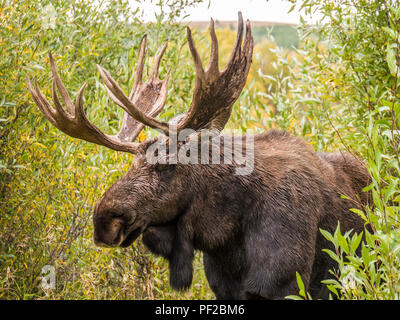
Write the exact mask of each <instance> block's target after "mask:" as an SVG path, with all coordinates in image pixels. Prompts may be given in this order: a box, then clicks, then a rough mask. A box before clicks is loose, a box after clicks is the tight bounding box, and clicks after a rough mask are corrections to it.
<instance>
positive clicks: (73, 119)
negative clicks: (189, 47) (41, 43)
mask: <svg viewBox="0 0 400 320" xmlns="http://www.w3.org/2000/svg"><path fill="white" fill-rule="evenodd" d="M145 47H146V36H145V37H143V39H142V42H141V46H140V54H139V62H138V65H137V70H136V77H135V81H134V84H133V87H132V91H131V94H130V97H129V98H127V101H126V100H123V102H124V104H122V103H121V102H120V100H119V99H118V98H116V97H115V95H113V94H112V93H111V92H109V93H110V96H111V98H112V99H113V100H114V101H115V102H116V103H117V104H118V105H119V106H121V107H122V108H123V109H124V110H125V111H127V108H126V107H125V105H126V104H127V103H128V104H129V103H131V101H133V103H134V104H135V105H138V106H140V109H139V108H136V109H135V112H133V111H132V110H129V112H128V113H126V114H125V115H124V119H123V123H122V126H121V130H120V131H119V133H118V134H117V135H116V136H112V135H108V134H105V133H103V132H102V131H101V130H100V129H99V128H97V127H96V126H95V125H94V124H92V123H91V122H90V121H89V120H88V118H87V116H86V114H85V112H84V110H83V91H84V89H85V87H86V83H85V84H84V85H83V86H82V87H81V89H80V90H79V92H78V95H77V97H76V101H75V104H74V103H72V101H71V98H70V96H69V94H68V92H67V90H66V89H65V87H64V84H63V83H62V81H61V79H60V76H59V75H58V72H57V69H56V66H55V63H54V59H53V57H52V55H51V53H50V54H49V59H50V65H51V71H52V74H53V101H54V105H55V107H56V108H55V109H54V108H53V107H52V106H51V105H50V103H49V102H48V101H47V100H46V98H45V96H44V95H43V94H42V93H41V91H40V89H39V86H38V84H37V81H36V80H35V87H33V85H32V83H31V81H30V79H29V77H28V76H26V80H27V83H28V88H29V91H30V92H31V94H32V97H33V99H34V101H35V102H36V104H37V105H38V106H39V108H40V110H41V111H42V112H43V114H44V115H45V117H46V118H47V119H48V120H49V121H50V122H51V123H52V124H53V125H54V126H55V127H57V128H58V129H60V130H61V131H63V132H65V133H66V134H68V135H70V136H72V137H75V138H79V139H82V140H86V141H89V142H93V143H96V144H99V145H103V146H106V147H109V148H111V149H113V150H117V151H124V152H129V153H136V152H137V151H138V148H140V144H139V143H134V142H133V141H134V140H135V139H136V137H137V136H138V135H139V133H140V131H141V130H142V129H143V127H144V125H145V124H146V125H149V126H153V125H154V124H158V123H159V122H158V121H157V120H155V119H153V118H152V117H155V116H156V115H158V114H159V113H160V112H161V110H162V109H163V107H164V104H165V100H166V98H167V90H168V89H167V86H168V78H169V72H168V74H167V76H166V77H165V78H164V79H163V80H162V81H161V80H160V79H159V78H158V69H159V65H160V60H161V58H162V56H163V54H164V52H165V49H166V44H165V45H164V47H163V48H162V50H161V52H160V53H159V55H158V56H157V58H156V63H155V66H154V69H153V73H152V76H151V78H150V79H149V81H147V82H146V83H143V82H142V74H143V66H144V57H145ZM99 69H100V71H101V72H102V73H103V74H102V76H103V78H104V71H103V69H101V67H99ZM108 85H110V84H109V83H108ZM56 87H57V88H58V90H59V92H60V94H61V98H62V100H63V102H64V104H65V106H66V108H67V110H64V108H63V107H62V105H61V103H60V100H59V98H58V96H57V92H56ZM130 114H133V116H134V118H135V119H137V120H135V119H134V118H132V117H131V115H130ZM166 126H167V125H166Z"/></svg>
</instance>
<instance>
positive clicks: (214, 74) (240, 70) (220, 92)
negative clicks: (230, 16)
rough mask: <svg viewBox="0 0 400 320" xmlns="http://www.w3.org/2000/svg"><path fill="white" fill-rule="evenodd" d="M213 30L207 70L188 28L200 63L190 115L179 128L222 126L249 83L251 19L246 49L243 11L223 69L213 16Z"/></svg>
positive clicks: (193, 54) (195, 57)
mask: <svg viewBox="0 0 400 320" xmlns="http://www.w3.org/2000/svg"><path fill="white" fill-rule="evenodd" d="M210 34H211V57H210V62H209V64H208V67H207V70H206V71H204V70H203V64H202V62H201V59H200V56H199V54H198V52H197V50H196V47H195V45H194V43H193V38H192V35H191V31H190V29H189V28H187V38H188V43H189V48H190V51H191V53H192V56H193V59H194V63H195V65H196V85H195V89H194V93H193V99H192V104H191V106H190V109H189V110H188V112H187V114H186V117H185V118H183V119H182V120H181V122H180V123H179V125H178V130H179V129H180V128H192V129H195V130H199V129H203V128H206V129H218V130H222V129H223V128H224V127H225V125H226V123H227V122H228V120H229V117H230V115H231V112H232V107H233V104H234V103H235V101H236V100H237V99H238V97H239V95H240V93H241V92H242V89H243V87H244V85H245V84H246V79H247V75H248V73H249V70H250V64H251V57H252V54H253V47H254V41H253V37H252V35H251V27H250V21H249V20H247V22H246V38H245V40H244V44H243V50H242V47H241V46H242V38H243V18H242V14H241V12H239V21H238V31H237V37H236V42H235V45H234V47H233V50H232V53H231V56H230V58H229V62H228V64H227V65H226V67H225V69H224V70H223V71H221V72H220V71H219V68H218V41H217V37H216V35H215V30H214V21H213V20H212V19H211V22H210Z"/></svg>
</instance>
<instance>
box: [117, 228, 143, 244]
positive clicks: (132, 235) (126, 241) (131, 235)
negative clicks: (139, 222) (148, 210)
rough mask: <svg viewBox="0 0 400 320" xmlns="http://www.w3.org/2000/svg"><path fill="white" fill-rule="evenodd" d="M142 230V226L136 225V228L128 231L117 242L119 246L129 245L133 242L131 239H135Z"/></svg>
mask: <svg viewBox="0 0 400 320" xmlns="http://www.w3.org/2000/svg"><path fill="white" fill-rule="evenodd" d="M142 232H143V228H142V227H138V228H135V229H133V230H132V231H130V232H129V233H128V235H127V236H126V237H125V239H124V240H123V241H122V242H121V243H120V244H119V246H120V247H122V248H126V247H129V246H130V245H131V244H132V243H133V241H135V240H136V239H137V238H138V237H139V236H140V234H141V233H142Z"/></svg>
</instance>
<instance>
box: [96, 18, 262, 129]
mask: <svg viewBox="0 0 400 320" xmlns="http://www.w3.org/2000/svg"><path fill="white" fill-rule="evenodd" d="M210 34H211V58H210V62H209V65H208V68H207V70H205V71H204V69H203V65H202V61H201V59H200V56H199V54H198V52H197V50H196V47H195V45H194V43H193V38H192V34H191V31H190V28H189V27H188V28H187V39H188V44H189V48H190V52H191V54H192V56H193V60H194V63H195V66H196V84H195V89H194V93H193V99H192V103H191V106H190V108H189V110H188V112H187V113H185V114H183V115H180V116H178V117H175V118H174V119H175V120H174V125H177V131H178V132H179V131H181V130H183V129H185V128H191V129H194V130H201V129H218V130H219V131H220V130H222V129H223V128H224V126H225V125H226V123H227V122H228V120H229V117H230V115H231V112H232V106H233V104H234V103H235V101H236V100H237V98H238V97H239V95H240V92H241V91H242V89H243V87H244V85H245V83H246V79H247V75H248V73H249V70H250V64H251V57H252V53H253V47H254V40H253V37H252V35H251V27H250V21H249V20H247V22H246V38H245V40H244V44H243V50H242V39H243V18H242V14H241V12H239V21H238V33H237V37H236V43H235V45H234V47H233V50H232V53H231V56H230V59H229V62H228V64H227V66H226V67H225V69H224V70H223V71H219V68H218V40H217V36H216V34H215V30H214V21H213V20H212V19H211V22H210ZM99 70H100V73H101V76H102V77H103V80H104V82H105V85H106V87H107V88H108V91H109V93H110V95H111V97H112V98H113V100H114V101H115V102H116V103H117V104H119V105H120V106H121V107H122V108H124V109H125V111H126V112H127V113H128V114H130V115H131V116H132V117H133V118H135V119H136V120H138V121H139V122H142V123H143V124H145V125H148V126H150V127H152V128H156V129H159V130H161V131H162V132H163V133H164V134H166V135H168V134H169V131H168V129H169V125H168V124H167V123H165V122H160V121H158V120H156V119H154V118H152V117H150V116H146V115H145V114H143V113H142V112H140V110H138V108H137V107H136V105H137V103H135V101H130V100H129V98H128V97H127V96H126V95H125V94H124V92H123V91H122V89H121V88H120V87H119V86H118V84H117V82H116V81H115V80H114V79H113V78H112V77H111V75H110V74H109V73H108V72H107V71H106V70H104V69H103V68H101V67H99Z"/></svg>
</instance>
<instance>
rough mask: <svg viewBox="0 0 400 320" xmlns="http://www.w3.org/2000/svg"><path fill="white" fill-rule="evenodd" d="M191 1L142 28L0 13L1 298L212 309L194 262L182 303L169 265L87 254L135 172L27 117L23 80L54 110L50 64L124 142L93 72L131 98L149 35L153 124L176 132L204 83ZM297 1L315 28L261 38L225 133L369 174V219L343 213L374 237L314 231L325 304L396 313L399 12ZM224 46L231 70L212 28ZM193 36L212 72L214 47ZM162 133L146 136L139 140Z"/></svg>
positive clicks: (121, 22) (71, 16)
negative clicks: (325, 274)
mask: <svg viewBox="0 0 400 320" xmlns="http://www.w3.org/2000/svg"><path fill="white" fill-rule="evenodd" d="M137 2H138V3H140V1H137ZM198 2H201V0H180V1H172V0H165V1H159V2H158V3H159V6H160V12H161V13H160V15H158V16H157V21H156V22H154V23H149V24H144V23H143V22H142V21H141V20H140V16H141V15H140V14H141V12H140V9H137V10H132V9H131V8H130V6H129V2H128V1H127V0H119V1H111V0H103V1H95V0H89V1H72V0H57V1H46V0H42V1H39V0H38V1H26V0H20V1H16V0H14V1H13V0H3V1H1V2H0V53H1V56H0V137H1V141H0V298H7V299H48V298H53V299H211V298H213V294H212V292H211V290H210V289H209V287H208V284H207V281H206V279H205V276H204V271H203V267H202V262H201V255H200V254H197V255H196V259H195V273H194V274H195V278H194V281H193V285H192V287H191V289H190V290H189V291H188V292H175V291H172V290H171V288H170V287H169V284H168V266H167V263H166V262H165V261H164V260H163V259H162V258H157V257H154V256H153V255H151V254H150V253H149V252H148V251H147V250H146V248H144V247H143V245H142V243H141V241H140V240H138V241H136V242H135V244H134V245H133V246H131V247H130V248H129V249H113V250H108V249H102V248H97V247H95V246H94V244H93V241H92V231H93V227H92V223H91V214H92V209H93V205H94V204H95V203H96V200H97V199H98V198H99V197H100V196H101V194H102V193H103V192H104V191H105V190H106V189H107V187H108V186H110V185H111V184H112V183H113V182H114V181H116V180H117V179H118V178H119V177H120V176H121V175H122V174H123V173H124V172H125V171H126V170H127V169H128V168H129V165H130V161H131V160H132V156H131V155H126V154H123V153H117V152H114V151H112V150H108V149H107V148H104V147H100V146H96V145H92V144H90V143H86V142H82V141H79V140H76V139H72V138H70V137H68V136H66V135H64V134H63V133H61V132H60V131H58V130H57V129H55V128H54V127H53V126H51V125H50V123H49V122H48V121H47V120H45V119H44V117H43V116H42V115H41V113H40V111H39V109H38V108H37V107H36V106H35V105H34V104H33V101H32V98H31V97H30V95H29V94H28V91H27V87H26V84H25V80H24V79H25V78H24V77H25V75H26V74H29V75H30V77H34V76H36V78H37V80H38V82H39V86H40V87H41V88H42V91H43V93H44V94H45V95H46V96H47V97H51V91H50V88H51V76H50V70H49V65H48V58H47V54H48V52H49V51H52V52H53V54H54V56H55V58H56V64H57V66H58V69H59V72H60V74H61V77H62V79H63V81H64V83H65V84H66V87H67V89H68V90H69V92H70V94H71V95H72V96H73V97H74V96H75V94H76V92H77V91H78V89H79V88H80V86H81V84H82V83H83V82H84V81H88V88H87V90H86V92H85V106H86V113H87V114H88V116H89V118H90V120H92V121H93V122H94V123H96V124H97V125H98V126H99V127H100V128H101V129H102V130H104V131H105V132H107V133H116V132H117V131H118V128H119V121H120V119H121V117H122V110H119V109H120V108H118V107H116V106H115V105H113V104H112V103H111V101H109V99H108V97H107V94H106V92H105V90H104V87H103V84H102V82H101V80H100V77H99V74H98V72H97V70H96V64H97V63H98V64H101V65H102V66H103V67H105V68H106V69H107V70H110V72H111V73H112V75H113V76H114V77H115V78H116V79H118V81H119V83H120V84H121V86H122V87H123V89H125V91H126V92H127V91H128V87H129V86H130V85H132V83H133V79H134V72H133V70H134V65H135V62H136V61H137V54H138V46H139V43H140V39H141V37H142V36H143V35H144V34H145V33H146V34H148V51H147V57H148V58H147V68H148V69H146V72H147V73H148V72H150V66H151V64H152V59H153V57H154V56H155V54H156V52H157V50H158V49H159V48H160V47H161V45H162V44H163V42H164V41H166V40H168V42H169V47H168V49H167V52H166V55H165V57H164V59H163V62H162V64H161V76H163V75H164V74H165V73H166V71H167V69H168V68H169V67H172V74H171V79H170V82H169V95H168V100H167V103H166V106H167V108H166V110H165V111H164V112H163V113H162V114H161V116H160V117H161V118H162V119H164V120H167V119H169V118H171V117H172V116H173V115H175V114H177V113H181V112H182V111H183V110H185V109H187V107H188V106H189V104H190V99H191V90H192V89H191V88H193V80H194V74H195V72H194V67H193V63H192V59H191V56H190V54H189V52H188V50H187V45H186V36H185V26H184V24H182V23H180V19H181V18H182V17H183V15H184V14H185V8H187V7H190V6H193V5H195V4H196V3H198ZM290 2H292V3H293V6H294V7H293V9H300V10H302V12H303V14H304V15H305V16H307V15H308V16H310V15H311V14H313V13H314V12H318V13H320V14H321V17H322V18H321V21H318V22H317V23H316V24H315V25H309V24H307V23H306V22H305V21H304V22H303V23H302V24H301V25H300V26H299V30H298V31H299V36H298V37H294V36H293V37H292V35H291V36H289V34H290V33H291V31H288V30H286V29H282V30H277V29H275V31H274V29H272V30H271V32H270V34H271V35H272V36H273V37H274V38H275V41H274V39H273V38H269V37H267V36H263V34H264V31H265V30H258V31H257V32H258V35H257V38H256V40H257V43H256V47H255V50H254V56H253V64H252V68H251V71H250V75H249V79H248V83H247V85H246V87H245V89H244V90H243V93H242V94H241V96H240V98H239V100H238V102H237V103H236V104H235V107H234V111H233V114H232V117H231V120H230V122H229V124H228V127H229V128H241V129H242V130H243V131H244V132H246V131H247V130H249V129H252V130H253V132H254V131H255V132H263V131H265V130H268V129H270V128H281V129H284V130H288V131H291V132H292V133H294V134H296V135H299V136H303V137H304V138H305V139H306V140H307V141H308V142H309V143H310V144H311V145H313V146H314V148H315V149H316V150H318V151H334V150H336V151H337V150H343V151H347V152H352V153H354V154H356V155H358V156H359V157H360V158H362V159H364V160H365V162H366V163H367V164H368V168H369V170H370V172H371V176H372V178H373V181H372V184H371V185H370V186H369V189H370V190H372V193H373V197H374V207H373V208H365V212H361V211H356V210H354V211H355V212H352V213H349V214H359V215H361V216H362V217H363V218H364V219H365V221H366V222H369V223H370V224H371V225H372V226H373V229H374V231H375V232H374V234H369V233H367V232H365V236H366V240H365V242H362V241H361V236H360V235H355V234H350V233H348V234H342V233H341V232H340V227H338V229H337V230H336V232H335V233H334V234H330V233H328V232H326V231H323V230H321V232H323V235H324V236H325V237H327V238H328V239H329V240H330V241H332V242H333V243H334V245H335V251H327V254H329V255H330V256H331V258H332V259H335V260H337V261H338V263H339V267H338V269H337V270H332V273H333V274H334V276H335V278H334V279H333V280H329V281H327V282H326V284H327V285H328V286H329V288H330V289H331V291H332V296H336V295H337V294H339V293H340V297H341V298H343V299H399V298H400V297H399V293H400V288H399V281H398V279H399V278H400V271H399V266H400V261H399V260H400V253H399V252H400V251H399V249H400V232H399V224H400V217H399V202H400V194H399V176H400V174H399V173H400V160H399V142H400V139H399V138H400V130H399V124H400V92H399V85H400V83H399V76H400V74H399V66H400V55H399V41H400V36H399V32H400V27H399V26H400V4H399V3H398V2H397V1H394V0H384V1H382V0H345V1H343V0H342V1H333V0H330V1H328V0H305V1H301V2H300V1H299V3H297V4H296V1H294V0H292V1H290ZM265 7H266V10H267V9H268V1H266V4H265ZM139 8H140V7H139ZM166 12H168V13H166ZM274 32H275V33H274ZM280 34H281V35H280ZM282 34H283V36H282ZM217 35H218V38H219V39H220V40H219V41H220V60H221V65H224V63H225V62H226V59H227V58H228V57H229V52H230V49H231V47H232V44H233V42H234V38H235V32H234V31H232V30H230V29H219V30H217ZM195 36H196V43H197V44H198V48H199V51H200V54H201V56H202V57H203V58H204V59H203V61H204V62H205V63H207V57H208V54H209V50H210V43H209V37H208V35H207V32H206V31H199V32H197V33H196V35H195ZM145 74H146V73H145ZM153 134H154V132H152V131H151V130H147V131H145V132H144V133H143V134H142V135H141V137H140V138H141V139H143V138H145V137H146V136H149V135H153ZM357 248H359V249H360V254H359V255H357V254H356V249H357ZM345 255H347V257H345ZM45 265H53V266H55V268H56V276H57V278H56V289H55V290H43V289H42V288H41V286H40V284H41V276H42V273H41V271H42V267H43V266H45ZM298 282H299V288H300V292H299V296H297V297H294V298H306V299H308V298H310V297H309V296H308V295H307V293H306V288H304V286H302V282H301V275H298ZM292 298H293V297H292Z"/></svg>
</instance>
